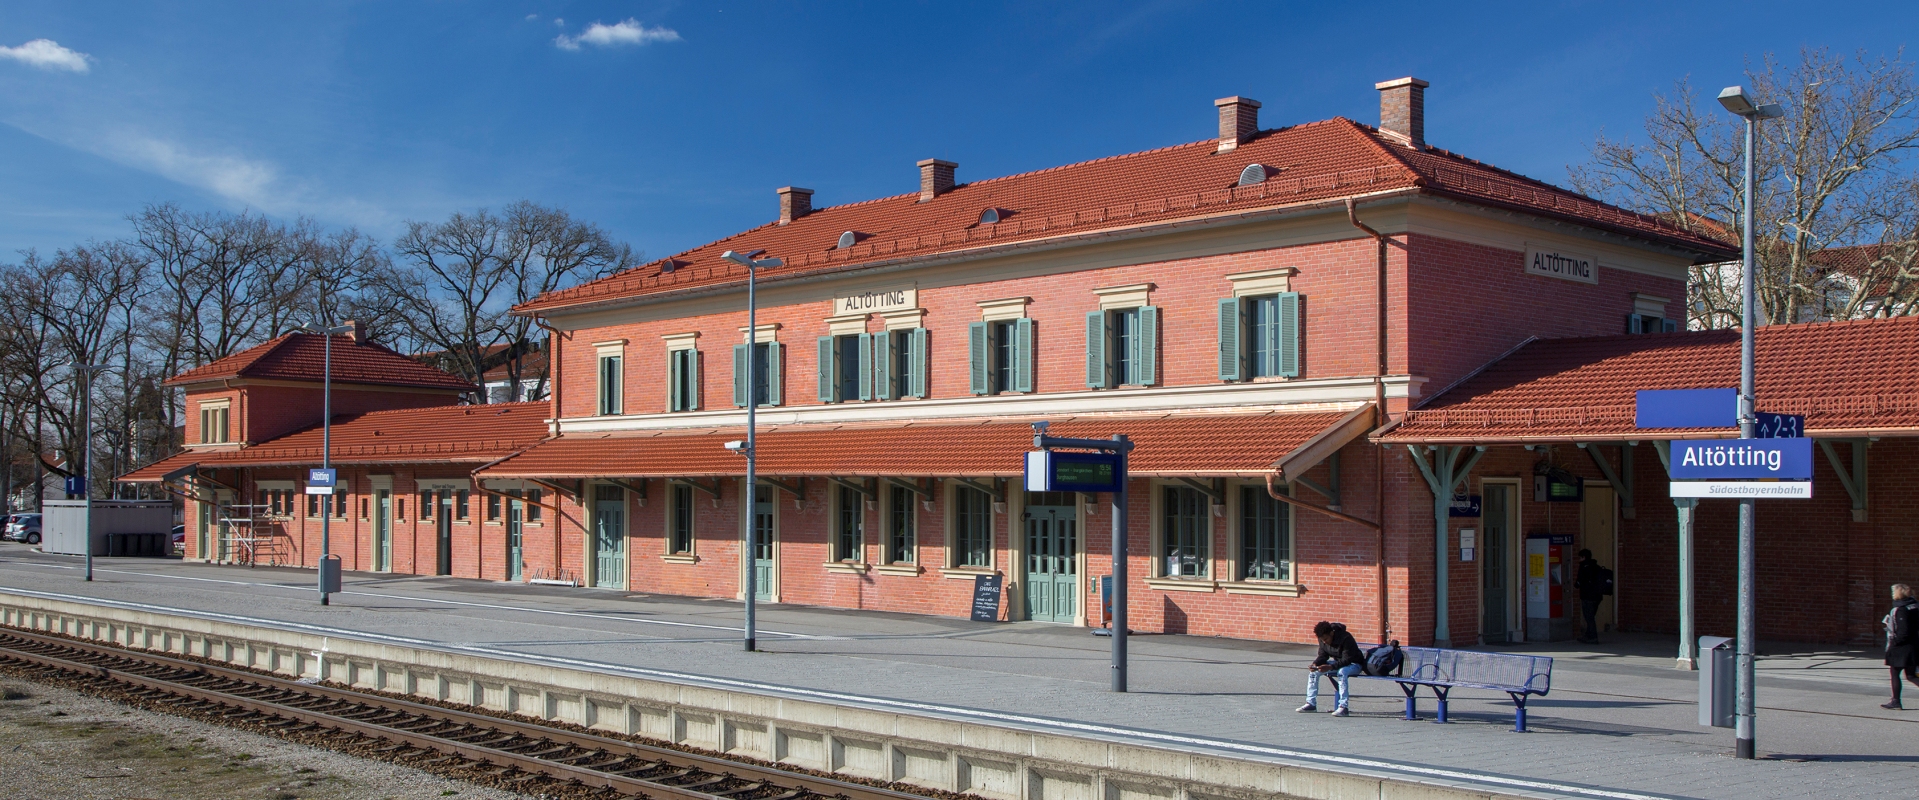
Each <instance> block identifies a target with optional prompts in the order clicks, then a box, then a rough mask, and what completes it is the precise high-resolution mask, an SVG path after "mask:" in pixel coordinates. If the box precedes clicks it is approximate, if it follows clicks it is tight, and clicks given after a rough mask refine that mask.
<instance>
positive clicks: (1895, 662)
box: [1879, 583, 1919, 711]
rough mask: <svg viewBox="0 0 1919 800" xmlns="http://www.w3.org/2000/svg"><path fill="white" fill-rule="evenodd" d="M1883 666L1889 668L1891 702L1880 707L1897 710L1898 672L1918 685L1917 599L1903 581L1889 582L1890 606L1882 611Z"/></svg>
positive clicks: (1918, 618)
mask: <svg viewBox="0 0 1919 800" xmlns="http://www.w3.org/2000/svg"><path fill="white" fill-rule="evenodd" d="M1885 622H1886V666H1887V667H1890V668H1892V702H1890V703H1884V704H1881V705H1880V706H1879V707H1880V708H1888V709H1893V710H1895V711H1896V710H1898V709H1902V708H1905V706H1903V705H1900V704H1899V689H1900V686H1899V673H1902V672H1903V673H1905V676H1906V680H1909V681H1912V685H1914V686H1919V630H1914V628H1913V626H1914V625H1915V624H1919V600H1914V599H1913V597H1912V587H1911V586H1907V585H1905V584H1903V583H1895V584H1893V586H1892V610H1891V611H1888V612H1886V620H1885Z"/></svg>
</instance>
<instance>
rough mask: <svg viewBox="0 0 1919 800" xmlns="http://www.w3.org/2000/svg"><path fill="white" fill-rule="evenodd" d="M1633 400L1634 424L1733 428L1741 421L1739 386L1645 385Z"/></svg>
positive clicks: (1640, 426) (1641, 425)
mask: <svg viewBox="0 0 1919 800" xmlns="http://www.w3.org/2000/svg"><path fill="white" fill-rule="evenodd" d="M1634 400H1635V402H1634V406H1635V407H1634V410H1633V425H1634V427H1639V428H1731V427H1733V426H1736V425H1738V424H1739V390H1738V389H1642V390H1640V391H1639V392H1638V395H1637V396H1636V397H1635V398H1634Z"/></svg>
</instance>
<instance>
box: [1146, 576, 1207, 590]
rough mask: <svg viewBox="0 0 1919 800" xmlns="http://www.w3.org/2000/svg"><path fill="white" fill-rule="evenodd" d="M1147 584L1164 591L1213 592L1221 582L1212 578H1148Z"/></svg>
mask: <svg viewBox="0 0 1919 800" xmlns="http://www.w3.org/2000/svg"><path fill="white" fill-rule="evenodd" d="M1146 586H1147V588H1150V589H1158V590H1160V591H1162V592H1211V591H1214V590H1215V589H1217V588H1219V583H1218V582H1217V581H1214V580H1212V579H1211V578H1147V579H1146Z"/></svg>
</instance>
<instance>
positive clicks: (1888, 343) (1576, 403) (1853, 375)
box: [1376, 317, 1919, 444]
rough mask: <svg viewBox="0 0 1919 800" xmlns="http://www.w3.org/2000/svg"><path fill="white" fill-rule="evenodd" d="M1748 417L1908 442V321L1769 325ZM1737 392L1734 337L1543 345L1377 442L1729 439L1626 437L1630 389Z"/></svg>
mask: <svg viewBox="0 0 1919 800" xmlns="http://www.w3.org/2000/svg"><path fill="white" fill-rule="evenodd" d="M1754 354H1755V355H1754V363H1755V365H1756V369H1755V372H1754V390H1753V393H1754V397H1755V399H1756V400H1757V403H1758V410H1760V411H1766V412H1771V413H1776V414H1804V415H1805V416H1806V428H1807V430H1808V431H1809V432H1811V433H1814V434H1819V435H1823V436H1831V437H1837V436H1845V435H1852V436H1868V435H1871V436H1880V435H1903V436H1912V435H1919V318H1914V317H1899V318H1894V319H1873V320H1859V321H1854V322H1825V323H1811V324H1804V325H1773V326H1768V327H1765V328H1760V329H1759V330H1758V331H1757V332H1756V334H1755V336H1754ZM1738 385H1739V332H1738V331H1736V330H1721V331H1687V332H1679V333H1663V334H1643V335H1621V336H1604V337H1595V338H1584V339H1543V340H1539V341H1535V342H1532V343H1530V344H1528V345H1526V346H1525V347H1522V348H1520V349H1519V350H1517V351H1515V352H1513V353H1512V354H1511V355H1508V356H1506V357H1505V358H1502V359H1500V360H1498V361H1496V362H1494V363H1493V364H1491V365H1489V366H1488V367H1486V368H1485V369H1484V370H1483V371H1481V372H1480V373H1478V374H1477V375H1474V376H1472V377H1471V378H1468V379H1467V380H1465V381H1463V382H1462V383H1460V385H1458V386H1456V387H1454V388H1452V389H1450V390H1447V391H1445V392H1443V393H1442V394H1440V395H1438V396H1436V397H1434V398H1433V399H1432V400H1430V401H1429V402H1427V403H1426V404H1425V405H1423V406H1421V407H1420V408H1418V409H1416V410H1414V411H1411V412H1409V413H1407V414H1406V416H1405V419H1404V420H1403V421H1401V422H1400V424H1399V425H1397V426H1396V427H1393V428H1392V429H1390V430H1388V431H1387V432H1386V433H1385V434H1384V435H1382V436H1379V437H1376V438H1378V439H1380V440H1382V441H1387V442H1408V443H1410V442H1472V443H1481V444H1484V443H1495V442H1526V441H1554V440H1557V441H1567V440H1592V441H1598V440H1624V439H1664V438H1671V437H1673V436H1676V435H1681V434H1685V435H1695V436H1704V437H1712V436H1733V435H1737V433H1738V431H1737V429H1736V428H1723V429H1708V430H1696V431H1690V432H1688V431H1672V430H1656V431H1654V430H1645V429H1640V428H1636V427H1634V424H1633V411H1634V400H1635V394H1634V393H1635V391H1636V390H1639V389H1710V388H1725V387H1735V386H1738Z"/></svg>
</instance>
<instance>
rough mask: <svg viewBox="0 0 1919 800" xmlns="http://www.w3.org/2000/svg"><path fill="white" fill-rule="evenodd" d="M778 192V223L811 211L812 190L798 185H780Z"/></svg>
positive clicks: (790, 220)
mask: <svg viewBox="0 0 1919 800" xmlns="http://www.w3.org/2000/svg"><path fill="white" fill-rule="evenodd" d="M779 192H780V224H781V225H785V224H786V223H789V222H792V221H793V220H796V219H799V218H800V217H804V216H806V215H808V214H811V213H813V190H812V189H801V188H799V187H798V186H782V187H780V189H779Z"/></svg>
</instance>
